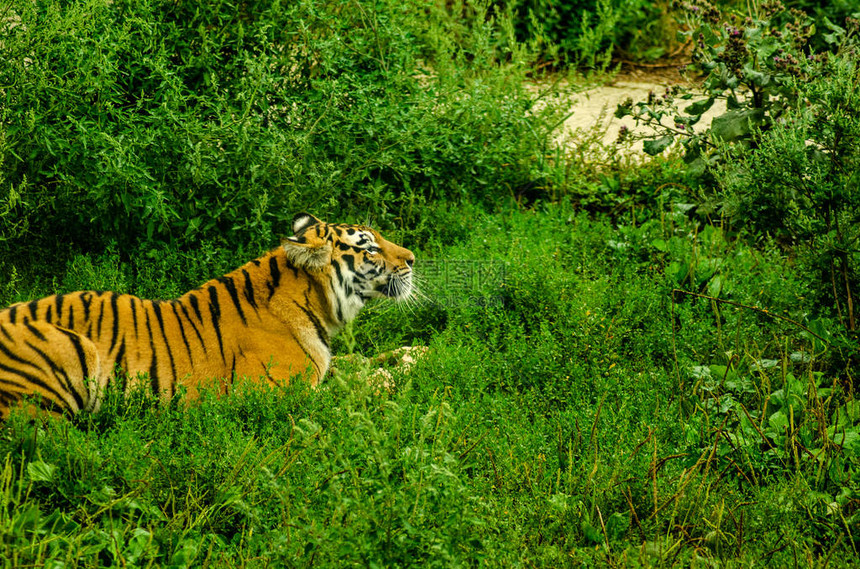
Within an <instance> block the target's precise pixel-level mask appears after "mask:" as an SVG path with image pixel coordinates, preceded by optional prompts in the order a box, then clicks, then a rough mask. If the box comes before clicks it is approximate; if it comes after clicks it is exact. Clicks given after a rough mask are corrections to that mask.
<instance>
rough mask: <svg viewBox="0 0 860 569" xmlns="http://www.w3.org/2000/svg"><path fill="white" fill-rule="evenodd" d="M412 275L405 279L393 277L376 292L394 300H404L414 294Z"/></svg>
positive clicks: (378, 287) (398, 276) (397, 276)
mask: <svg viewBox="0 0 860 569" xmlns="http://www.w3.org/2000/svg"><path fill="white" fill-rule="evenodd" d="M410 277H411V275H407V276H406V277H405V278H404V277H403V276H400V275H391V276H390V277H388V281H387V282H385V283H383V284H381V285H379V286H377V287H376V292H378V293H379V294H381V295H382V296H386V297H388V298H393V299H403V298H407V297H409V295H411V294H412V279H411V278H410Z"/></svg>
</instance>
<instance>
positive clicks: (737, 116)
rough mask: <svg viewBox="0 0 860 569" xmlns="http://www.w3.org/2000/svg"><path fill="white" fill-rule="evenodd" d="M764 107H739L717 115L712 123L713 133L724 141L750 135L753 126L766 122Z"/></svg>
mask: <svg viewBox="0 0 860 569" xmlns="http://www.w3.org/2000/svg"><path fill="white" fill-rule="evenodd" d="M764 118H765V115H764V111H763V110H762V109H739V110H736V111H728V112H727V113H725V114H723V115H720V116H718V117H716V118H715V119H714V120H713V122H712V123H711V134H712V135H713V136H714V138H716V139H718V140H722V141H724V142H732V141H734V140H738V139H740V138H743V137H745V136H748V135H749V134H750V133H751V132H752V131H753V128H755V127H757V126H760V125H762V124H763V123H764Z"/></svg>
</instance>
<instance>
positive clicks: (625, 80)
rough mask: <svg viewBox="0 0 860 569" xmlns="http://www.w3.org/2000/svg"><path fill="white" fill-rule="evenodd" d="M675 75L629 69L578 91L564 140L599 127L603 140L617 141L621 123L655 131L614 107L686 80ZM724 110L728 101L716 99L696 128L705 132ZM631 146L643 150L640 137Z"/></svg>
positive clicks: (633, 128)
mask: <svg viewBox="0 0 860 569" xmlns="http://www.w3.org/2000/svg"><path fill="white" fill-rule="evenodd" d="M675 76H676V77H677V78H674V79H673V78H672V77H671V74H669V73H663V74H646V73H628V74H623V75H618V76H617V77H616V78H615V79H614V80H613V81H612V82H610V83H607V84H606V85H602V86H600V87H595V88H593V89H588V90H586V91H583V92H581V93H577V94H576V95H574V97H573V99H572V101H571V111H572V112H573V114H572V115H571V116H570V118H568V119H567V120H566V121H565V123H564V126H563V127H562V133H561V138H562V140H573V139H576V138H580V137H581V136H582V134H583V133H584V132H585V131H591V129H594V128H597V129H599V132H600V139H601V140H602V142H603V143H604V144H614V143H615V141H616V140H617V139H618V131H619V129H620V128H621V126H622V125H623V126H626V127H627V128H629V129H630V130H631V131H632V132H634V133H641V134H651V133H653V131H652V130H651V129H649V128H648V127H645V126H644V125H639V126H637V125H636V123H635V121H634V120H633V118H632V117H624V118H622V119H617V118H615V115H614V113H615V109H616V107H617V106H618V105H619V103H622V102H624V101H625V100H626V99H627V98H628V97H629V98H631V99H633V102H634V103H638V102H640V101H645V100H647V99H648V94H649V92H650V93H653V94H654V95H655V96H660V95H663V94H664V93H665V92H666V90H667V88H669V87H671V86H674V85H683V84H684V82H683V81H682V80H681V79H680V77H679V76H678V74H677V73H675ZM693 100H696V99H693ZM693 100H690V101H683V102H680V104H679V107H680V108H681V109H683V108H685V107H686V106H687V105H689V104H690V103H692V102H693ZM724 112H725V101H717V102H716V103H714V106H713V107H711V108H710V109H709V110H708V111H707V112H706V113H705V114H704V115H703V116H702V119H701V120H700V121H699V123H698V124H696V131H697V132H702V131H703V130H704V129H705V128H707V127H708V126H710V124H711V121H712V120H713V119H714V117H716V116H719V115H721V114H722V113H724ZM670 120H671V119H669V118H668V117H666V118H664V119H663V124H667V125H668V124H670ZM632 150H633V151H634V152H635V153H639V154H644V153H643V151H642V141H637V142H636V143H635V144H633V147H632Z"/></svg>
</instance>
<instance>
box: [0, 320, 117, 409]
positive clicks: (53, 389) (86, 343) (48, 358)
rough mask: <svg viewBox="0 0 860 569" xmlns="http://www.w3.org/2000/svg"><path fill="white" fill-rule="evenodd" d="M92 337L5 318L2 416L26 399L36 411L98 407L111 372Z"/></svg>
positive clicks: (0, 360)
mask: <svg viewBox="0 0 860 569" xmlns="http://www.w3.org/2000/svg"><path fill="white" fill-rule="evenodd" d="M100 364H101V362H100V359H99V354H98V350H97V349H96V345H95V344H94V343H93V342H92V341H91V340H90V339H88V338H87V337H85V336H82V335H81V334H78V333H77V332H74V331H72V330H67V329H66V328H60V327H58V326H54V325H53V324H49V323H47V322H39V321H30V320H24V321H19V322H17V323H3V324H0V417H2V419H3V420H5V419H7V418H8V416H9V413H10V411H11V408H12V407H13V406H15V405H16V404H19V403H24V404H25V406H26V407H27V409H28V411H29V412H30V413H35V411H36V408H42V409H44V410H46V411H48V412H50V413H52V414H56V415H62V414H64V413H72V414H74V413H77V412H79V411H96V410H98V408H99V406H100V405H101V400H102V393H103V391H104V389H105V387H106V386H107V382H108V378H109V374H108V373H106V372H105V370H103V369H102V366H101V365H100Z"/></svg>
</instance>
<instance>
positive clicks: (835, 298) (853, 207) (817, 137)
mask: <svg viewBox="0 0 860 569" xmlns="http://www.w3.org/2000/svg"><path fill="white" fill-rule="evenodd" d="M823 69H824V71H825V73H823V74H822V75H821V76H820V77H817V78H814V79H812V80H810V81H808V82H806V83H802V82H801V80H797V81H796V82H794V83H793V84H792V86H793V88H795V89H797V91H798V92H799V93H801V94H802V96H803V99H804V101H805V104H804V105H803V106H801V107H799V108H798V109H796V110H791V111H790V112H787V113H786V114H785V115H784V116H783V117H781V118H780V120H778V121H777V122H776V124H775V125H774V126H773V128H771V129H770V130H768V131H767V132H762V133H759V134H758V135H757V136H756V137H755V138H754V140H755V142H756V147H757V148H756V150H755V151H750V150H743V149H741V148H735V149H733V150H732V151H731V152H730V153H729V156H730V157H731V161H727V164H726V166H724V167H722V168H720V169H719V171H718V172H719V174H718V176H717V178H718V181H719V183H720V186H721V188H722V189H723V191H724V199H725V204H726V208H725V211H726V213H728V214H730V215H731V216H732V217H733V218H734V219H736V220H737V222H738V223H741V224H744V225H746V226H748V227H752V228H753V229H754V230H755V231H756V232H762V233H763V232H768V233H770V234H772V235H775V236H777V237H778V238H781V239H782V240H783V241H784V242H786V243H791V244H794V245H796V247H797V250H798V251H799V252H800V253H802V260H803V261H804V262H805V263H807V264H808V267H809V269H810V273H811V275H814V277H813V278H815V279H817V280H818V282H819V283H820V286H819V287H818V290H819V302H821V303H823V304H824V305H826V306H829V307H830V308H831V309H833V310H834V311H835V313H836V314H837V315H838V318H839V320H840V321H841V323H842V324H843V325H844V328H847V329H848V330H851V331H856V330H857V326H858V314H857V312H858V305H857V291H858V284H860V265H858V262H860V247H858V241H860V230H858V228H860V194H858V192H857V188H858V185H860V95H858V86H860V71H858V67H857V64H856V63H855V62H853V61H850V60H848V59H842V58H832V60H831V61H829V62H828V63H827V64H826V65H825V66H824V67H823Z"/></svg>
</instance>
